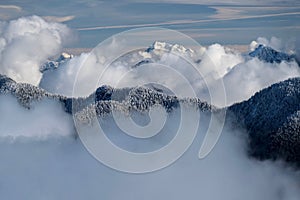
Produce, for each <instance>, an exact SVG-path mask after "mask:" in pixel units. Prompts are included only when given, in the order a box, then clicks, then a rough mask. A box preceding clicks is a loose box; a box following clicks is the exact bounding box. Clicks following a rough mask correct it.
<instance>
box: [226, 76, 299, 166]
mask: <svg viewBox="0 0 300 200" xmlns="http://www.w3.org/2000/svg"><path fill="white" fill-rule="evenodd" d="M228 110H229V111H230V112H232V113H234V116H235V117H236V120H237V121H238V122H239V123H240V124H241V125H242V126H243V127H244V128H246V130H247V132H248V134H249V139H250V154H251V155H253V156H254V157H257V158H260V159H270V158H271V159H278V158H279V159H284V160H287V161H289V162H293V163H296V164H298V165H300V148H299V144H300V129H299V121H300V120H299V116H300V114H299V112H300V78H292V79H288V80H286V81H283V82H280V83H276V84H274V85H272V86H270V87H268V88H266V89H263V90H261V91H260V92H258V93H256V94H255V95H254V96H252V97H251V98H250V99H249V100H247V101H244V102H241V103H237V104H234V105H232V106H230V107H229V108H228Z"/></svg>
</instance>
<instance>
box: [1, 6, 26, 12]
mask: <svg viewBox="0 0 300 200" xmlns="http://www.w3.org/2000/svg"><path fill="white" fill-rule="evenodd" d="M1 8H2V9H14V10H17V11H22V8H21V7H20V6H16V5H0V9H1Z"/></svg>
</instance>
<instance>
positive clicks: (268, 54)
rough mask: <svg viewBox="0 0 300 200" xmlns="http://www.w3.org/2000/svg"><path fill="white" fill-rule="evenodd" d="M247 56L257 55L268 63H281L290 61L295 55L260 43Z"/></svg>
mask: <svg viewBox="0 0 300 200" xmlns="http://www.w3.org/2000/svg"><path fill="white" fill-rule="evenodd" d="M249 56H251V57H257V58H258V59H259V60H262V61H265V62H269V63H274V62H276V63H281V62H282V61H287V62H291V61H295V60H296V59H295V55H289V54H286V53H283V52H278V51H276V50H274V49H272V48H271V47H267V46H264V45H262V44H260V45H258V46H257V47H256V49H255V50H254V51H252V52H250V53H249Z"/></svg>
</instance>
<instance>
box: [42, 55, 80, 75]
mask: <svg viewBox="0 0 300 200" xmlns="http://www.w3.org/2000/svg"><path fill="white" fill-rule="evenodd" d="M73 57H74V56H73V55H72V54H68V53H64V52H63V53H62V54H61V55H60V56H59V57H58V58H57V59H56V60H48V61H47V62H45V63H44V64H43V65H41V66H40V72H42V73H43V72H45V71H48V70H53V69H56V68H57V67H59V65H60V64H62V63H64V62H66V61H67V60H70V59H71V58H73Z"/></svg>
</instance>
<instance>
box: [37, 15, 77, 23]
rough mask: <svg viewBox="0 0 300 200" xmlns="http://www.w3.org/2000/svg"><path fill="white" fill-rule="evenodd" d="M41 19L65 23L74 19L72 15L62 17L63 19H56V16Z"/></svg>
mask: <svg viewBox="0 0 300 200" xmlns="http://www.w3.org/2000/svg"><path fill="white" fill-rule="evenodd" d="M42 18H43V19H45V20H46V21H49V22H59V23H62V22H67V21H71V20H73V19H74V18H75V16H74V15H69V16H64V17H58V16H43V17H42Z"/></svg>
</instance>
